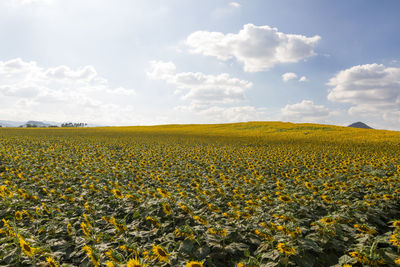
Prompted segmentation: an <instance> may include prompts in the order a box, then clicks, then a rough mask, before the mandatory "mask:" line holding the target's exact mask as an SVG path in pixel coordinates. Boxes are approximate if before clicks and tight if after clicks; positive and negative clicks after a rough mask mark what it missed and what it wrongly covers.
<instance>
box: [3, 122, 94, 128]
mask: <svg viewBox="0 0 400 267" xmlns="http://www.w3.org/2000/svg"><path fill="white" fill-rule="evenodd" d="M0 127H22V128H36V127H41V128H48V127H98V126H97V125H92V124H87V123H81V122H80V123H76V122H65V123H58V122H49V121H27V122H18V121H2V120H0Z"/></svg>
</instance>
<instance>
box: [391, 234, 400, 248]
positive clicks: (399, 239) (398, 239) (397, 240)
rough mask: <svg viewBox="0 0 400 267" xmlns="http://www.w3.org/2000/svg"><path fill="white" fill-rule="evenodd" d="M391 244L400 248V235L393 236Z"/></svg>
mask: <svg viewBox="0 0 400 267" xmlns="http://www.w3.org/2000/svg"><path fill="white" fill-rule="evenodd" d="M389 242H390V243H391V244H392V245H393V246H395V247H398V248H400V233H398V232H397V233H394V234H393V235H391V237H390V239H389Z"/></svg>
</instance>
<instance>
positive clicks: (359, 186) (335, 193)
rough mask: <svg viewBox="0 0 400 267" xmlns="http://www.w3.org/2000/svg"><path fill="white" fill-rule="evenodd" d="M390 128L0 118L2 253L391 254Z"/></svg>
mask: <svg viewBox="0 0 400 267" xmlns="http://www.w3.org/2000/svg"><path fill="white" fill-rule="evenodd" d="M399 155H400V132H392V131H380V130H362V129H353V128H346V127H335V126H327V125H316V124H291V123H280V122H268V123H265V122H252V123H238V124H219V125H167V126H151V127H109V128H82V129H72V128H69V129H67V128H51V129H35V128H32V129H22V128H14V129H11V128H0V200H1V202H0V220H2V221H1V222H0V229H1V230H0V265H9V266H16V265H18V264H21V265H23V266H30V265H40V264H45V263H46V262H47V263H48V264H49V265H50V266H58V265H60V266H86V265H89V266H90V265H94V266H127V265H128V266H136V267H137V266H192V267H197V266H307V267H309V266H345V265H346V264H349V265H353V266H362V265H364V266H378V265H383V266H395V264H396V263H395V261H397V262H399V263H400V260H399V259H398V257H399V249H400V221H399V220H398V219H400V202H399V200H400V184H399V182H400V156H399Z"/></svg>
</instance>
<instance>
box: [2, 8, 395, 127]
mask: <svg viewBox="0 0 400 267" xmlns="http://www.w3.org/2000/svg"><path fill="white" fill-rule="evenodd" d="M399 10H400V1H397V0H384V1H374V0H337V1H330V0H246V1H244V0H242V1H239V0H238V1H223V0H203V1H195V0H168V1H163V0H158V1H157V0H146V1H139V0H112V1H111V0H85V1H82V0H68V1H65V0H0V40H1V41H0V120H11V121H28V120H37V121H54V122H69V121H71V122H86V123H90V124H97V125H154V124H176V123H229V122H242V121H289V122H310V123H323V124H334V125H348V124H350V123H353V122H356V121H362V122H365V123H367V124H368V125H370V126H371V127H374V128H378V129H391V130H400V49H399V47H400V20H399V19H398V11H399Z"/></svg>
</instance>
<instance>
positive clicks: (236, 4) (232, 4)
mask: <svg viewBox="0 0 400 267" xmlns="http://www.w3.org/2000/svg"><path fill="white" fill-rule="evenodd" d="M229 5H230V6H231V7H234V8H240V6H241V5H240V4H239V3H237V2H230V3H229Z"/></svg>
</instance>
